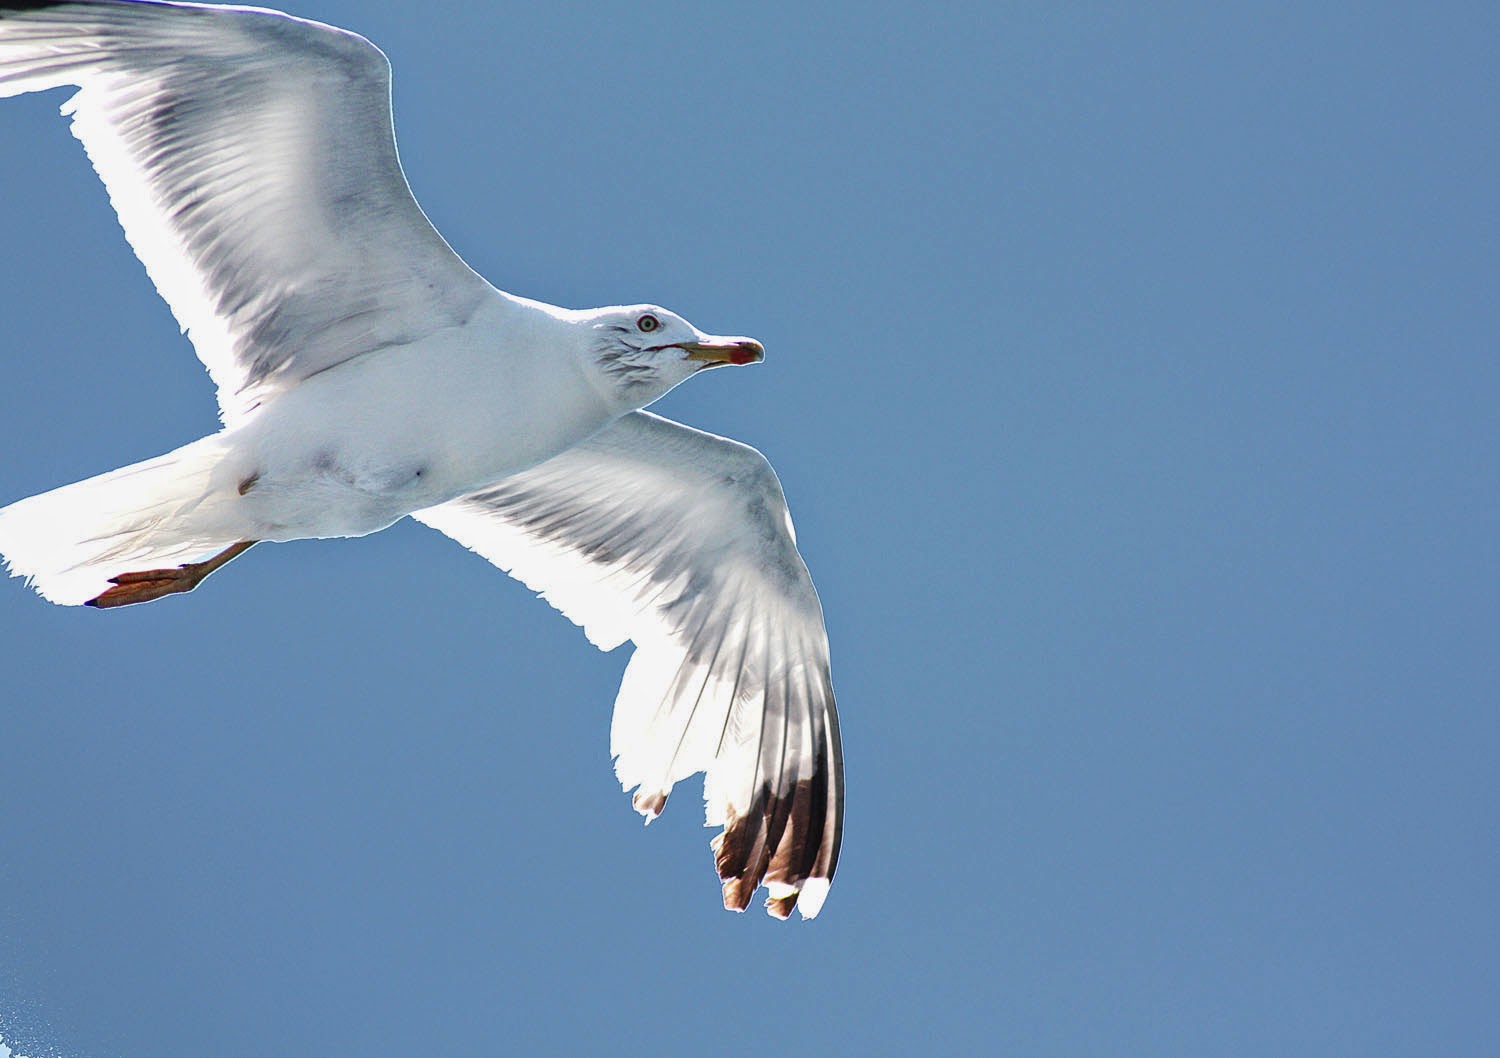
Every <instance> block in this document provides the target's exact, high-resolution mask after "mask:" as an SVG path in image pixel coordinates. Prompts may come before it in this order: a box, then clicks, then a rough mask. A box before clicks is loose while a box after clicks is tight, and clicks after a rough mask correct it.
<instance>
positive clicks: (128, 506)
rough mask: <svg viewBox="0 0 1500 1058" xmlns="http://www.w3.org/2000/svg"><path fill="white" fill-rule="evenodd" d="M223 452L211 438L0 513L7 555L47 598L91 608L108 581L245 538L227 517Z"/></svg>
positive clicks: (0, 545)
mask: <svg viewBox="0 0 1500 1058" xmlns="http://www.w3.org/2000/svg"><path fill="white" fill-rule="evenodd" d="M224 454H225V452H224V446H223V444H222V443H221V442H220V441H219V438H218V437H216V436H215V437H205V438H203V439H202V440H201V441H195V442H193V443H192V444H190V445H185V446H184V447H182V448H179V449H177V450H176V451H174V452H168V453H167V454H166V455H162V456H157V457H156V458H155V459H148V460H145V461H144V462H141V463H135V464H132V465H131V466H128V467H121V468H120V469H119V470H112V471H110V472H109V473H107V474H100V475H99V476H97V477H92V478H88V479H87V480H85V481H80V482H77V483H75V484H72V485H64V486H63V487H62V488H59V489H53V490H52V491H51V492H44V493H42V494H41V495H40V496H32V497H30V498H29V499H24V500H19V501H17V502H16V503H13V504H11V505H10V506H9V507H5V508H3V509H0V556H3V557H4V559H5V565H6V568H7V569H9V570H10V573H11V575H12V576H17V577H25V578H26V581H27V583H28V584H30V585H31V586H32V587H34V588H35V589H36V590H37V591H38V592H39V593H40V594H41V595H42V597H43V598H45V599H48V600H50V601H52V602H55V603H59V604H61V605H64V606H77V605H79V604H80V603H84V602H87V601H88V600H90V599H92V598H94V597H95V596H97V595H99V594H100V593H101V592H103V591H104V590H105V589H106V588H108V587H109V578H110V577H113V576H118V575H119V574H121V573H125V572H130V571H134V570H142V569H160V568H164V567H169V566H177V565H181V564H183V563H186V562H192V561H194V560H196V559H200V558H204V557H206V556H208V555H210V554H213V553H215V552H217V551H221V550H223V549H224V548H225V547H228V546H229V545H230V544H233V543H235V542H237V541H238V540H239V539H241V534H240V533H237V532H236V531H235V528H234V524H233V519H232V518H230V517H229V511H228V510H227V501H228V498H229V497H232V496H234V495H235V493H234V491H233V485H232V484H231V483H230V482H228V481H226V480H224V478H225V477H226V471H227V468H226V467H225V465H224V458H223V457H224Z"/></svg>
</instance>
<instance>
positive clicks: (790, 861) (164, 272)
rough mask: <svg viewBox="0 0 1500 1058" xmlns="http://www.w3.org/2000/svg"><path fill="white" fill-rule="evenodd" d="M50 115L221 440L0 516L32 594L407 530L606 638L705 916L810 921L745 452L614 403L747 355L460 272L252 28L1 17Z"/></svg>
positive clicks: (813, 879) (832, 793)
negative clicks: (681, 833)
mask: <svg viewBox="0 0 1500 1058" xmlns="http://www.w3.org/2000/svg"><path fill="white" fill-rule="evenodd" d="M60 85H76V86H78V87H79V89H80V90H79V91H78V92H77V93H76V94H75V95H74V96H73V97H72V98H71V99H70V100H69V101H68V102H67V103H66V104H65V105H64V107H63V113H64V114H68V115H71V116H72V119H73V131H74V133H75V134H76V135H77V137H78V138H79V139H80V140H81V141H83V145H84V147H85V149H86V150H87V151H88V155H89V158H90V159H91V160H92V162H93V164H94V168H95V170H97V172H98V173H99V176H100V178H101V179H102V180H103V181H104V185H105V188H106V189H107V190H108V192H109V196H110V201H111V202H112V203H113V205H114V207H115V211H116V213H118V215H119V218H120V224H121V226H122V227H123V228H124V230H125V236H126V238H127V239H128V240H129V241H130V245H131V246H132V247H133V248H134V250H135V252H136V254H137V256H139V257H140V259H141V261H142V262H143V263H144V264H145V266H146V270H147V272H148V273H149V274H150V276H151V279H152V281H153V282H154V283H155V284H156V288H157V290H158V292H160V294H161V296H162V297H163V298H164V299H165V300H166V302H167V303H168V305H169V306H171V309H172V311H173V313H174V314H175V315H176V317H177V320H178V322H179V323H180V324H181V326H182V329H183V331H184V332H185V333H186V334H187V335H188V337H189V338H190V339H191V341H192V343H193V347H194V349H195V350H196V351H197V354H198V358H199V359H200V360H201V361H202V362H203V364H204V366H205V367H207V369H208V372H209V375H210V377H211V378H212V379H213V382H214V384H215V386H216V387H217V391H218V400H219V410H220V417H221V419H222V421H223V428H222V430H220V431H219V432H218V433H215V434H213V435H211V436H209V437H205V438H203V439H201V440H198V441H194V442H192V443H191V444H188V445H185V446H183V447H182V448H179V449H177V450H176V451H173V452H168V453H167V454H166V455H162V456H157V457H156V458H154V459H148V460H146V461H144V462H141V463H136V464H134V465H132V466H127V467H124V468H122V469H119V470H115V471H111V472H109V473H106V474H101V475H99V476H97V477H93V478H89V479H87V480H85V481H81V482H78V483H76V484H73V485H67V486H64V487H62V488H59V489H55V490H53V491H51V492H47V493H44V494H42V495H40V496H33V497H31V498H29V499H24V500H20V501H19V502H16V503H13V504H12V505H10V506H9V507H6V508H4V509H3V510H0V555H3V556H4V558H5V561H6V563H7V565H8V567H9V569H10V571H11V573H12V574H14V575H17V576H24V577H26V578H28V580H29V582H30V583H31V584H32V585H33V586H34V587H35V588H36V590H37V591H38V592H40V593H41V594H42V595H43V596H44V597H45V598H47V599H50V600H51V601H53V602H56V603H61V604H64V605H76V604H80V603H86V604H89V605H92V606H96V607H101V608H113V607H119V606H127V605H130V604H134V603H141V602H148V601H150V600H153V599H158V598H161V597H163V596H166V595H170V594H175V593H181V592H186V591H190V590H192V589H193V588H194V587H196V586H197V585H198V584H199V583H200V582H201V581H202V580H203V579H204V578H205V577H206V576H208V575H209V574H210V573H212V572H214V571H215V570H217V569H219V568H220V567H222V566H223V565H224V564H225V563H227V562H230V561H231V560H233V559H234V558H235V557H236V556H238V555H240V554H242V553H243V552H244V551H245V550H247V549H248V548H250V547H251V546H253V545H254V544H256V543H257V542H260V541H285V540H297V539H303V538H309V537H337V536H362V535H365V534H367V533H373V532H376V531H377V530H380V529H384V528H385V527H386V526H388V525H390V524H392V523H393V522H395V521H397V520H399V519H400V518H402V517H405V516H406V515H411V516H412V517H414V518H416V519H417V520H418V521H421V522H425V523H426V524H428V525H430V526H432V527H433V528H435V529H437V530H439V531H440V532H443V533H446V534H447V535H448V536H451V537H452V538H453V539H455V540H457V541H458V542H459V543H461V544H463V545H464V546H466V547H468V548H470V549H472V550H473V551H475V552H477V553H479V554H480V555H482V556H483V557H484V558H486V559H488V560H489V561H491V562H493V563H494V564H495V565H497V566H499V567H500V568H501V569H503V570H505V571H506V572H508V573H510V574H511V575H512V576H514V577H516V578H518V579H519V580H521V581H522V582H524V583H525V584H526V585H528V586H529V587H530V588H532V589H533V590H535V591H538V592H540V593H541V594H542V596H543V597H544V598H545V599H547V601H549V602H550V603H551V604H552V605H553V606H555V607H557V608H558V609H559V610H561V611H562V612H563V613H564V614H566V615H567V616H568V617H569V618H571V619H572V620H573V621H575V622H576V623H578V624H580V625H581V626H583V629H584V632H585V634H586V635H587V636H588V638H589V639H590V640H591V641H592V642H593V643H595V644H596V645H597V646H599V647H601V648H603V649H606V650H608V649H612V648H614V647H616V646H618V645H620V644H621V643H623V642H624V641H625V640H627V639H629V640H632V641H633V642H634V643H635V647H636V649H635V653H634V654H633V656H632V657H631V659H630V664H629V665H628V666H627V668H626V671H625V676H624V679H623V682H622V684H621V687H620V692H619V696H618V697H617V699H616V700H615V709H614V719H613V722H612V725H611V732H610V748H611V752H612V754H613V755H614V756H615V759H616V772H617V774H618V776H619V778H620V781H621V783H622V784H623V786H624V787H625V789H626V790H627V791H633V794H634V796H633V802H634V805H635V808H636V809H637V810H638V811H639V812H641V813H642V814H643V815H644V816H645V817H646V818H647V820H648V821H649V820H650V819H652V818H655V816H656V815H657V814H658V813H659V812H661V810H662V808H663V806H664V805H665V804H666V800H667V795H668V794H669V793H670V792H671V790H672V787H673V785H674V784H675V783H676V782H677V781H678V780H680V779H684V778H687V777H688V776H690V775H693V774H695V773H697V772H704V773H705V777H704V798H705V801H706V803H707V816H708V823H709V825H711V826H722V827H723V828H724V829H723V832H722V833H721V834H720V835H719V836H718V837H716V838H715V839H714V842H713V849H714V852H715V859H716V864H717V867H718V872H719V876H720V879H721V881H722V884H723V890H724V904H725V906H726V907H729V908H731V909H734V910H744V909H745V908H746V907H747V906H749V903H750V900H751V898H752V896H753V895H754V893H755V891H756V890H757V889H758V888H760V887H761V886H762V885H764V886H765V887H766V888H767V890H768V891H769V896H768V899H767V900H766V906H767V908H768V909H769V910H770V912H771V914H773V915H776V916H777V917H780V918H786V917H788V916H789V915H790V914H791V912H792V909H793V908H794V907H795V908H798V909H800V910H801V912H802V915H803V916H804V917H806V918H811V917H812V916H814V915H816V914H817V913H818V911H819V909H820V908H821V907H822V905H823V901H824V898H825V896H826V895H827V892H828V886H829V882H830V881H831V879H832V878H833V873H834V867H835V865H836V863H837V860H838V853H839V841H840V832H841V828H842V822H843V764H842V758H841V753H840V748H839V732H838V718H837V715H836V713H835V711H834V700H833V689H832V685H831V683H830V680H829V667H828V639H827V635H826V633H825V632H824V627H823V614H822V609H821V607H820V605H819V602H818V597H817V594H816V592H815V591H814V590H813V585H812V581H811V579H810V578H809V577H808V573H807V568H806V566H804V565H803V562H802V558H801V556H800V555H799V554H798V552H797V548H796V543H795V539H794V537H793V532H792V524H791V520H790V518H789V516H788V514H787V507H786V500H785V497H784V496H783V495H782V490H781V485H780V483H779V482H778V481H777V479H776V475H775V473H774V472H773V471H772V470H771V467H770V465H769V464H768V463H767V462H766V460H765V458H764V457H763V456H762V455H761V454H760V453H759V452H757V451H756V450H755V449H753V448H750V447H748V446H746V445H742V444H739V443H737V442H734V441H730V440H727V439H725V438H722V437H715V436H713V435H712V434H707V433H702V432H700V431H698V430H694V429H691V428H689V427H687V426H683V425H680V424H678V423H675V422H671V421H669V420H667V419H663V418H660V417H658V416H656V415H652V414H650V413H647V412H644V411H641V410H640V409H641V408H643V407H645V406H646V405H648V404H650V403H651V402H652V401H654V400H656V399H657V398H658V397H660V396H662V395H663V394H664V393H666V392H667V391H668V390H670V389H671V388H672V387H673V386H676V385H677V384H678V383H679V382H682V381H683V380H684V379H687V378H688V377H690V376H692V375H695V374H697V373H699V372H700V371H703V370H706V369H709V368H713V367H719V366H723V365H730V364H748V363H754V362H757V361H759V360H760V359H761V357H762V353H763V350H762V348H761V345H760V343H759V342H756V341H754V340H753V339H750V338H740V337H721V336H716V335H711V334H705V333H704V332H703V331H700V330H698V329H697V328H696V327H694V326H693V325H692V324H690V323H688V322H687V320H685V319H683V318H682V317H681V316H678V315H676V314H675V313H672V312H669V311H667V310H666V309H663V308H660V307H658V306H654V305H633V306H624V307H619V306H617V307H611V308H602V309H589V310H573V309H561V308H556V307H554V306H551V305H546V304H542V303H540V302H537V301H531V300H528V299H526V298H521V297H516V296H514V295H511V294H507V293H504V292H503V291H500V290H497V289H495V288H494V287H493V286H491V285H490V284H489V283H487V282H485V280H484V279H482V278H481V277H480V276H478V275H477V274H476V273H474V272H473V271H472V270H471V269H470V268H469V267H468V266H467V265H466V264H465V263H464V262H463V261H462V260H460V259H459V257H458V256H457V255H456V254H455V253H454V252H453V250H452V249H450V248H449V246H448V244H447V243H446V242H444V241H443V238H442V237H441V236H440V235H439V234H438V233H437V232H436V231H435V230H434V229H433V227H432V225H431V224H430V223H429V222H428V220H427V218H426V216H425V215H424V214H423V213H422V211H421V209H420V207H418V205H417V203H416V201H415V200H414V199H413V198H412V195H411V191H410V189H409V188H408V187H407V184H406V179H405V177H404V176H403V174H402V171H401V166H400V163H399V162H398V160H397V156H396V144H395V139H394V135H393V133H392V128H391V109H390V65H389V63H388V62H387V60H386V58H385V56H384V55H383V54H382V53H381V52H380V51H379V49H377V48H376V47H375V46H374V45H373V44H371V43H370V42H369V41H367V40H365V39H364V38H363V37H360V36H358V35H356V34H354V33H350V32H348V31H346V30H342V29H338V28H335V27H333V26H327V25H322V24H320V23H317V22H310V21H307V20H304V19H299V18H294V17H291V16H289V15H285V14H282V13H280V12H275V11H267V10H261V9H255V8H245V7H221V6H210V5H203V4H185V3H181V4H180V3H157V2H148V0H60V2H45V0H0V96H9V95H17V94H20V93H23V92H35V91H41V90H43V89H49V88H55V87H57V86H60Z"/></svg>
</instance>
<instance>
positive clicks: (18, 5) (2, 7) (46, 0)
mask: <svg viewBox="0 0 1500 1058" xmlns="http://www.w3.org/2000/svg"><path fill="white" fill-rule="evenodd" d="M65 2H66V0H0V14H3V13H4V12H6V11H41V10H43V9H44V8H48V7H62V6H63V4H64V3H65Z"/></svg>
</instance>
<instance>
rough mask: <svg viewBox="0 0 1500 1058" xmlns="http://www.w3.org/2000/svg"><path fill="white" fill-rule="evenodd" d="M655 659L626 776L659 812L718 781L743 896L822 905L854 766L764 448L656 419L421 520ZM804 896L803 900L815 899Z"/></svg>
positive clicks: (638, 706)
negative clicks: (845, 753)
mask: <svg viewBox="0 0 1500 1058" xmlns="http://www.w3.org/2000/svg"><path fill="white" fill-rule="evenodd" d="M413 517H414V518H416V519H418V520H419V521H422V522H425V523H427V524H428V525H430V526H432V527H433V528H435V529H438V530H440V531H442V532H444V533H446V534H448V535H449V536H451V537H453V539H455V540H457V541H458V542H459V543H461V544H464V545H465V546H467V547H469V548H470V549H472V550H474V551H476V552H478V553H479V554H480V555H483V556H484V557H485V558H487V559H489V560H490V561H491V562H493V563H495V565H497V566H499V567H500V568H501V569H504V570H505V571H506V572H508V573H510V574H511V575H512V576H514V577H516V578H517V579H519V580H521V581H522V582H524V583H525V584H526V585H528V586H529V587H531V588H533V589H535V590H537V591H539V592H541V593H542V597H543V598H545V599H546V600H547V601H548V602H550V603H551V604H552V605H553V606H555V607H557V608H558V609H559V610H561V611H562V612H563V613H564V614H566V615H567V616H568V617H569V618H571V619H572V620H573V621H574V622H576V623H577V624H580V625H582V626H583V629H584V632H585V634H587V635H588V637H589V639H590V640H591V641H592V642H594V643H595V644H596V645H597V646H599V647H600V648H602V649H604V650H611V649H613V648H614V647H616V646H618V645H619V644H620V643H622V642H624V641H625V640H626V639H631V640H634V641H635V644H636V652H635V654H634V656H633V657H632V658H631V659H630V664H629V666H628V667H627V668H626V671H625V678H624V681H623V682H622V684H621V686H620V693H619V697H618V698H617V699H616V700H615V712H614V721H613V724H612V727H611V734H610V748H611V752H612V753H614V755H615V756H616V758H617V759H616V772H617V774H618V775H619V778H620V782H621V783H622V784H623V785H624V786H625V788H626V789H627V790H631V789H633V790H634V791H635V797H634V802H635V806H636V808H637V809H638V810H639V811H641V812H642V813H643V814H644V815H645V816H646V817H647V818H648V819H650V818H654V817H655V816H656V814H657V813H659V812H660V811H661V809H662V807H663V806H664V805H665V804H666V800H667V795H668V793H669V792H670V791H671V789H672V786H673V784H674V783H676V782H677V781H678V780H679V779H684V778H686V777H688V776H689V775H692V774H694V773H695V772H699V771H702V772H705V773H706V775H705V778H704V798H705V800H706V802H707V814H708V822H709V825H722V826H723V827H724V832H723V834H721V835H720V836H719V837H717V838H716V839H715V840H714V843H713V847H714V851H715V855H716V859H717V864H718V869H719V876H720V877H721V878H722V879H723V883H724V904H725V906H726V907H729V908H732V909H734V910H739V911H742V910H744V909H745V908H746V907H747V906H749V903H750V899H751V897H752V895H753V894H754V892H755V890H756V889H757V888H759V886H760V885H761V884H762V883H764V884H765V885H766V887H767V888H768V889H769V890H770V898H769V899H768V900H767V901H766V906H767V907H768V908H769V909H770V911H771V913H772V914H774V915H776V916H778V917H781V918H785V917H787V916H788V915H790V914H791V911H792V908H793V907H794V906H800V907H801V909H802V914H803V916H804V917H807V918H811V917H812V916H813V915H816V914H817V913H818V910H819V908H820V907H821V906H822V904H823V898H824V896H825V895H826V894H827V891H828V885H829V882H830V880H831V879H832V878H833V871H834V867H835V865H836V863H837V861H838V853H839V840H840V834H841V830H842V825H843V804H844V797H843V761H842V757H841V753H840V749H839V729H838V717H837V714H836V713H835V712H834V702H833V687H832V684H831V683H830V681H829V671H828V637H827V635H826V634H825V632H824V630H823V611H822V608H821V606H820V605H819V603H818V596H817V593H816V592H815V591H814V590H813V585H812V580H811V578H809V577H808V574H807V567H806V566H804V565H803V563H802V557H801V555H799V554H798V553H797V547H796V542H795V539H794V537H793V534H792V523H791V518H790V517H789V516H788V514H787V508H786V499H785V497H784V496H783V495H782V491H781V484H780V482H778V481H777V479H776V475H775V473H774V472H773V471H772V470H771V466H770V464H769V463H767V462H766V460H765V457H763V456H762V455H761V454H760V453H759V452H757V451H756V450H755V449H753V448H750V447H748V446H746V445H742V444H738V443H736V442H734V441H729V440H726V439H724V438H722V437H715V436H713V435H712V434H706V433H702V432H700V431H698V430H693V429H690V428H689V427H686V426H682V425H679V424H677V423H674V422H671V421H669V420H666V419H662V418H659V417H658V416H655V415H651V414H648V413H646V412H634V413H632V414H630V415H627V416H625V417H624V418H623V419H621V420H619V421H618V422H616V423H615V424H614V425H612V426H610V427H609V428H608V429H606V430H603V431H602V432H600V433H598V434H596V435H595V436H594V437H592V438H591V439H590V440H588V441H587V442H585V443H583V444H581V445H579V446H577V447H576V448H573V449H570V450H569V451H567V452H564V453H563V454H562V455H559V456H555V457H554V458H552V459H551V460H549V461H547V462H546V463H543V464H541V465H540V466H538V467H535V468H533V469H531V470H528V471H526V472H525V473H522V474H517V475H515V476H514V477H510V478H506V479H505V480H504V481H502V482H500V483H498V484H496V485H493V486H490V487H489V488H486V489H483V490H481V491H479V492H474V493H470V494H469V495H467V496H463V497H460V498H459V499H456V500H452V501H450V502H448V503H445V504H442V505H441V506H438V507H432V508H429V509H427V510H424V511H418V512H416V514H414V515H413ZM799 897H800V900H799Z"/></svg>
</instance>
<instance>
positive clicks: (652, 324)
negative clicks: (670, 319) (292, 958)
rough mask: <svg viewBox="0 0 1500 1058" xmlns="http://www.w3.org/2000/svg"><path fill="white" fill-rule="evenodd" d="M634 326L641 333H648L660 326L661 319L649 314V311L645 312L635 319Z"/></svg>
mask: <svg viewBox="0 0 1500 1058" xmlns="http://www.w3.org/2000/svg"><path fill="white" fill-rule="evenodd" d="M635 326H636V329H637V330H639V331H640V332H641V333H642V334H650V333H651V332H652V331H654V330H656V329H657V328H658V327H660V326H661V320H659V319H657V318H656V317H655V316H653V315H651V313H649V312H648V313H646V315H644V316H642V317H641V318H640V319H638V320H636V321H635Z"/></svg>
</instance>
